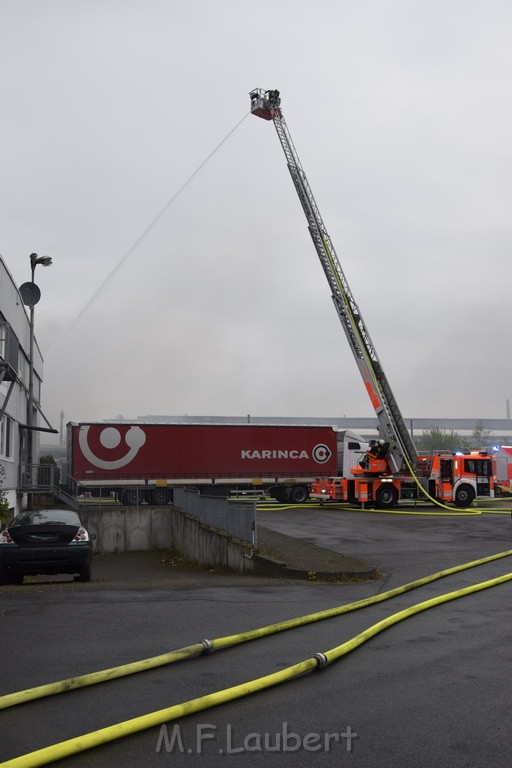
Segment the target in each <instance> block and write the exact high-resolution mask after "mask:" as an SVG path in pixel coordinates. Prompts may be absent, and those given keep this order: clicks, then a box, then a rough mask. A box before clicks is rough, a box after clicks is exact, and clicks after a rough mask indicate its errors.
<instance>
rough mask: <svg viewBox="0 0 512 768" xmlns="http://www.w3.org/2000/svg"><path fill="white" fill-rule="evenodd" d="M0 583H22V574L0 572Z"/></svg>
mask: <svg viewBox="0 0 512 768" xmlns="http://www.w3.org/2000/svg"><path fill="white" fill-rule="evenodd" d="M0 584H23V574H22V573H5V572H4V573H0Z"/></svg>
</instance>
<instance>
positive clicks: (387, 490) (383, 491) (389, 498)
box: [375, 483, 398, 509]
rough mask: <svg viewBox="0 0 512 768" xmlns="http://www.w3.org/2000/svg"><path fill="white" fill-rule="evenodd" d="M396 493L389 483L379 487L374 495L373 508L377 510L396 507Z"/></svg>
mask: <svg viewBox="0 0 512 768" xmlns="http://www.w3.org/2000/svg"><path fill="white" fill-rule="evenodd" d="M397 501H398V491H397V490H396V488H395V486H394V485H391V483H385V484H383V485H379V487H378V488H377V493H376V494H375V506H376V507H377V509H392V508H393V507H396V504H397Z"/></svg>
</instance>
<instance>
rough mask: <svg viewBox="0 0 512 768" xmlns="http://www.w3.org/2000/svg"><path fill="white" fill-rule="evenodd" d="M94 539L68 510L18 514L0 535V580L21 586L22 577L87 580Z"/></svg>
mask: <svg viewBox="0 0 512 768" xmlns="http://www.w3.org/2000/svg"><path fill="white" fill-rule="evenodd" d="M95 538H96V534H89V533H88V532H87V531H86V529H85V527H84V526H83V525H82V521H81V520H80V517H79V516H78V514H77V513H76V512H74V511H73V510H71V509H37V510H30V511H26V512H21V513H20V514H19V515H17V516H16V517H15V518H14V519H13V521H12V523H10V525H9V526H8V527H7V528H5V529H4V530H3V531H1V532H0V581H1V582H2V583H4V584H5V583H8V584H21V583H22V582H23V577H24V576H25V575H29V574H32V575H36V574H57V573H70V574H76V575H77V580H78V581H90V580H91V576H92V573H91V559H92V543H91V539H95Z"/></svg>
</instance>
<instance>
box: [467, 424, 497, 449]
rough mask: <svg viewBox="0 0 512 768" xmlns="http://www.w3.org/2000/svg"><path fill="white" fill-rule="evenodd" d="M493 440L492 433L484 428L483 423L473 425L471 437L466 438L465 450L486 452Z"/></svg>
mask: <svg viewBox="0 0 512 768" xmlns="http://www.w3.org/2000/svg"><path fill="white" fill-rule="evenodd" d="M492 440H493V435H492V433H491V432H490V431H489V430H488V429H487V428H486V426H485V424H484V422H483V421H480V419H478V421H477V422H476V423H475V428H474V430H473V434H472V435H471V437H468V438H466V440H465V443H466V446H465V447H466V449H467V450H468V451H483V450H487V448H488V447H489V446H490V444H491V443H492Z"/></svg>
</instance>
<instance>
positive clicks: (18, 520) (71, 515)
mask: <svg viewBox="0 0 512 768" xmlns="http://www.w3.org/2000/svg"><path fill="white" fill-rule="evenodd" d="M47 523H52V524H53V525H76V526H77V527H78V526H79V525H80V518H79V517H78V515H77V514H76V512H73V511H72V510H70V509H33V510H30V511H27V512H22V513H21V514H20V515H18V516H17V517H15V518H14V520H13V521H12V523H11V525H10V526H9V527H10V528H14V527H16V526H18V525H42V524H47Z"/></svg>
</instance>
